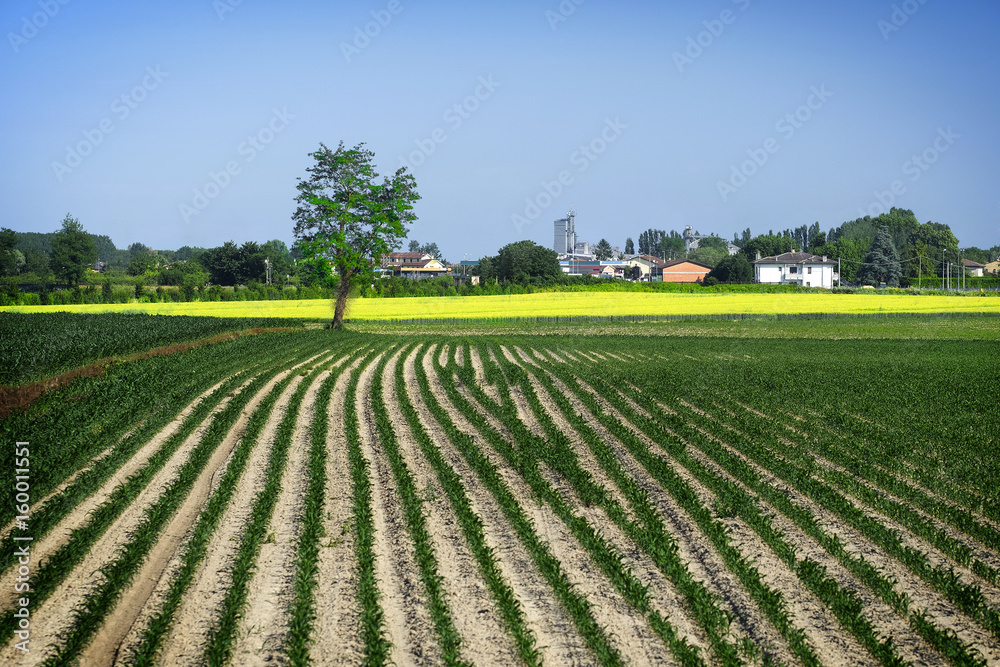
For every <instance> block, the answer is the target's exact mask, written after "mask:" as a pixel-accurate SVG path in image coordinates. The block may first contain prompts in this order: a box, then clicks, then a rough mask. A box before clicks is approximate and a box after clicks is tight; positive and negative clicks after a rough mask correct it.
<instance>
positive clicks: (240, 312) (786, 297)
mask: <svg viewBox="0 0 1000 667" xmlns="http://www.w3.org/2000/svg"><path fill="white" fill-rule="evenodd" d="M0 310H2V311H17V312H29V313H30V312H53V311H68V312H80V313H95V312H123V311H129V312H145V313H153V314H165V315H208V316H214V317H294V318H306V319H327V318H330V317H332V313H333V305H332V302H331V301H326V300H307V301H219V302H206V303H201V302H194V303H143V304H138V303H132V304H91V305H66V306H9V307H5V308H0ZM877 312H897V313H988V312H991V313H996V312H1000V298H997V297H989V296H911V295H890V294H879V293H874V294H735V293H721V294H656V293H642V292H631V293H630V292H625V293H604V292H550V293H540V294H520V295H511V296H505V295H500V296H478V297H419V298H402V299H355V300H354V301H352V302H351V304H350V306H349V310H348V317H349V318H356V319H365V320H398V319H408V318H471V319H478V318H506V317H556V316H559V317H573V316H577V317H579V316H588V315H600V316H609V315H717V314H729V313H732V314H744V313H745V314H756V315H775V314H785V313H877Z"/></svg>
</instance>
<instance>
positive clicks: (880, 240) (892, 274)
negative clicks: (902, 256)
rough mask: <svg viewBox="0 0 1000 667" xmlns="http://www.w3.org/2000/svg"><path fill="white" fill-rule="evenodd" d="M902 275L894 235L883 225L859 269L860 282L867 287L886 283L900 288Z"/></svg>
mask: <svg viewBox="0 0 1000 667" xmlns="http://www.w3.org/2000/svg"><path fill="white" fill-rule="evenodd" d="M902 274H903V268H902V265H901V264H900V263H899V255H898V254H897V253H896V246H895V245H894V244H893V242H892V235H891V234H889V228H888V227H886V226H885V225H883V226H881V227H879V228H878V232H877V233H876V234H875V238H873V239H872V244H871V246H869V247H868V254H867V255H865V262H864V264H862V265H861V268H860V269H858V281H859V282H861V283H862V284H865V285H875V286H878V285H879V283H885V284H886V286H888V287H899V277H900V276H901V275H902Z"/></svg>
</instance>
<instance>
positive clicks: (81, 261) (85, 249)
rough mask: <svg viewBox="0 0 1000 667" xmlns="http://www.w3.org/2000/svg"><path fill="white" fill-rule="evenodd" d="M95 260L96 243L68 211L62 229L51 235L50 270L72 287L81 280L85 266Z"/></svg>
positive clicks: (85, 269) (77, 284)
mask: <svg viewBox="0 0 1000 667" xmlns="http://www.w3.org/2000/svg"><path fill="white" fill-rule="evenodd" d="M96 261H97V243H95V242H94V237H93V236H91V235H90V234H88V233H87V232H86V231H84V229H83V225H81V224H80V221H79V220H77V219H76V218H74V217H73V216H71V215H70V214H69V213H67V214H66V217H65V218H63V221H62V229H60V230H59V231H58V232H56V233H55V236H53V237H52V260H51V267H52V272H53V273H55V274H56V277H58V278H61V279H62V280H64V281H66V283H68V284H69V285H70V286H72V287H78V286H79V285H80V283H82V282H83V274H84V273H85V272H86V271H87V267H88V266H89V265H91V264H94V263H95V262H96Z"/></svg>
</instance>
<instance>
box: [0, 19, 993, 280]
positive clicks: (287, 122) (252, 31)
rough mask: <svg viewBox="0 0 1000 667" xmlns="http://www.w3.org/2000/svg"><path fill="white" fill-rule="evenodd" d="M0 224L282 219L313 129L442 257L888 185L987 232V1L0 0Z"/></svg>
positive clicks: (767, 217)
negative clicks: (369, 174) (407, 200)
mask: <svg viewBox="0 0 1000 667" xmlns="http://www.w3.org/2000/svg"><path fill="white" fill-rule="evenodd" d="M0 28H2V31H3V35H4V44H2V45H0V54H2V55H0V84H2V88H0V89H2V91H3V97H4V102H3V104H2V105H0V127H2V128H3V129H2V135H0V136H2V139H0V154H2V155H3V159H2V161H0V202H2V206H0V226H5V227H9V228H11V229H14V230H17V231H39V232H50V231H55V230H57V229H58V228H59V226H60V221H61V220H62V218H63V216H64V215H65V214H66V213H67V212H69V213H71V214H72V215H73V216H74V217H77V218H79V219H80V221H81V223H82V224H83V226H84V228H85V229H87V230H88V231H90V232H92V233H96V234H107V235H109V236H110V237H111V238H112V240H113V241H114V242H115V244H116V245H117V246H118V247H120V248H122V247H127V246H128V245H129V244H131V243H133V242H137V241H139V242H142V243H145V244H146V245H149V246H152V247H154V248H157V249H176V248H179V247H181V246H184V245H195V246H203V247H213V246H217V245H221V244H222V243H224V242H225V241H229V240H233V241H236V242H237V243H242V242H244V241H249V240H252V241H258V242H263V241H266V240H269V239H272V238H279V239H282V240H284V241H285V242H286V243H288V244H289V245H291V243H292V241H293V240H294V237H293V235H292V221H291V214H292V212H293V210H294V206H295V205H294V201H293V200H294V197H295V194H296V190H295V185H296V182H297V179H298V178H300V177H305V176H306V175H307V174H306V168H307V167H308V166H310V164H311V158H310V157H309V156H308V154H309V153H310V152H311V151H313V150H315V149H316V148H318V146H319V144H320V142H323V143H325V144H326V145H327V146H329V147H331V148H335V147H336V146H337V144H338V142H340V141H343V142H344V143H345V144H346V145H347V146H353V145H355V144H357V143H359V142H365V143H367V145H368V148H369V149H371V150H372V151H373V152H374V153H375V159H376V162H377V164H378V167H379V171H380V173H382V174H386V173H390V172H393V171H395V170H396V169H397V168H398V167H399V166H400V165H402V164H409V165H410V167H411V170H412V172H413V174H414V175H415V177H416V180H417V185H418V191H419V193H420V195H421V197H422V199H421V200H420V201H419V202H417V206H416V213H417V215H418V218H419V220H418V221H417V222H416V223H415V224H414V225H413V227H412V229H411V231H410V238H411V239H414V238H415V239H418V240H419V241H421V242H429V241H434V242H437V243H438V245H439V246H440V248H441V249H442V250H443V251H444V254H445V256H446V257H447V259H449V260H451V261H457V260H461V259H463V257H467V258H469V259H474V258H478V257H480V256H482V255H484V254H494V253H495V252H496V251H497V249H499V248H500V247H501V246H503V245H505V244H507V243H511V242H514V241H518V240H521V239H525V238H527V239H532V240H534V241H536V242H538V243H540V244H543V245H545V246H548V247H551V246H552V242H553V225H552V222H553V221H554V220H555V219H557V218H561V217H563V216H564V215H565V214H566V212H567V210H568V209H569V208H570V207H571V206H572V207H573V208H575V210H576V230H577V235H578V238H579V239H580V240H588V241H591V242H592V243H596V242H597V241H598V240H600V239H601V238H607V239H608V240H609V241H610V242H611V244H612V245H617V246H622V247H623V246H624V243H625V238H626V237H627V236H631V237H632V238H633V239H637V237H638V235H639V233H640V232H641V231H643V230H645V229H647V228H650V227H653V228H657V229H666V230H670V229H676V230H677V231H682V230H683V229H684V227H685V226H686V225H691V226H692V227H694V228H695V229H696V230H697V231H699V232H701V233H703V234H708V233H716V234H718V235H719V236H723V237H726V238H732V237H733V234H734V233H735V232H739V231H742V230H743V229H745V228H747V227H749V228H750V229H751V230H752V232H753V233H754V234H760V233H766V232H767V231H768V230H770V229H774V230H781V229H785V228H789V227H798V226H800V225H802V224H812V223H813V222H817V221H818V222H819V223H820V226H821V228H822V229H823V230H827V229H829V228H831V227H834V226H836V225H839V224H840V223H842V222H844V221H845V220H853V219H855V218H858V217H861V216H862V215H864V214H876V215H877V214H878V213H879V212H881V211H882V210H885V209H887V208H888V206H892V205H895V206H899V207H902V208H908V209H912V210H913V211H914V212H915V213H916V215H917V217H918V218H919V220H920V221H921V222H926V221H929V220H933V221H934V222H942V223H946V224H948V225H950V226H951V228H952V230H953V231H954V233H955V235H956V236H957V237H958V239H959V241H960V244H961V245H962V246H963V247H966V246H973V245H974V246H979V247H983V248H988V247H990V246H992V245H996V244H997V243H1000V188H998V175H1000V169H998V162H997V161H998V156H1000V123H998V119H1000V116H998V109H1000V104H998V101H1000V90H998V86H997V84H998V81H1000V76H998V75H1000V40H998V39H997V37H996V35H997V29H998V28H1000V3H997V2H996V1H995V0H991V1H985V0H984V1H972V0H953V1H951V2H945V1H944V0H906V1H902V0H897V1H896V2H890V1H885V2H882V1H876V0H867V1H861V0H846V1H842V2H789V1H781V0H773V1H770V2H764V1H763V0H714V1H711V2H637V1H627V0H624V1H623V0H619V1H618V2H606V1H604V2H602V1H599V0H562V2H561V3H560V2H559V0H549V1H539V2H528V1H526V0H510V1H508V2H504V3H470V2H431V1H430V0H372V1H367V2H319V1H311V0H298V1H295V0H292V1H290V2H283V3H278V2H265V1H264V0H214V1H213V0H177V1H175V2H169V3H167V2H148V1H146V2H141V1H140V2H137V1H135V0H132V1H129V2H124V1H117V0H110V1H102V2H86V1H85V0H5V1H4V2H3V3H2V4H0Z"/></svg>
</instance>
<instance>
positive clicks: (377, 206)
mask: <svg viewBox="0 0 1000 667" xmlns="http://www.w3.org/2000/svg"><path fill="white" fill-rule="evenodd" d="M364 146H365V144H364V143H360V144H358V145H357V146H355V147H354V148H350V149H347V148H344V142H343V141H341V142H340V145H339V146H337V150H336V151H331V150H330V149H329V148H327V147H326V146H325V145H323V144H320V145H319V150H317V151H316V152H314V153H310V154H309V156H310V157H312V158H313V159H314V160H316V164H315V165H313V166H312V167H309V168H307V169H306V171H308V172H309V174H310V175H309V178H308V180H302V179H301V178H300V179H299V184H298V185H297V186H296V188H297V189H298V191H299V194H298V196H297V197H296V198H295V201H296V202H298V208H297V209H296V211H295V213H294V214H293V215H292V220H294V221H295V229H294V233H295V238H296V239H297V242H298V247H299V248H300V249H301V250H302V254H303V256H304V257H305V259H306V261H307V262H309V263H310V264H312V265H313V266H315V267H317V268H319V269H321V272H322V275H324V276H330V274H331V271H336V273H337V275H338V276H339V278H340V282H339V283H338V285H337V301H336V305H335V307H334V315H333V327H334V328H335V329H339V328H341V326H342V325H343V322H344V312H345V310H346V308H347V296H348V294H349V293H350V290H351V282H352V281H354V280H360V279H362V278H367V279H370V278H371V277H372V275H373V273H374V269H375V267H376V266H378V264H379V263H380V262H381V259H382V257H383V256H384V255H386V254H388V253H390V252H392V251H393V250H395V249H397V248H399V247H400V246H401V244H402V242H403V239H405V238H406V234H407V228H406V225H407V224H408V223H411V222H413V221H414V220H416V219H417V216H416V215H415V214H414V213H413V203H414V202H416V201H417V200H418V199H420V195H418V194H417V191H416V186H417V182H416V180H415V179H414V178H413V175H412V174H408V173H406V168H405V167H401V168H400V169H398V170H397V171H396V173H395V175H394V176H393V177H392V178H391V179H390V178H389V177H385V178H384V179H383V181H382V183H381V184H380V183H378V182H377V179H378V174H377V173H375V168H374V166H373V164H372V159H373V158H374V157H375V154H374V153H372V152H371V151H369V150H367V149H366V148H365V147H364Z"/></svg>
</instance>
